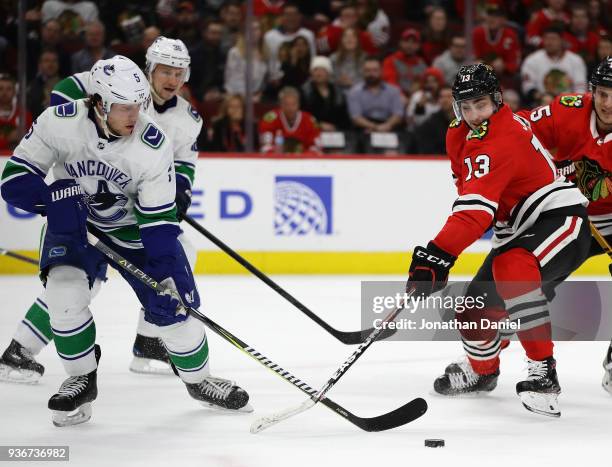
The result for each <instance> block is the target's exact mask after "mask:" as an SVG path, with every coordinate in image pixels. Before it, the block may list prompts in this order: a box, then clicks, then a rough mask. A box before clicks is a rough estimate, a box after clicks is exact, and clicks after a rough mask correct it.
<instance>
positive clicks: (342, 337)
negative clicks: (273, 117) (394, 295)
mask: <svg viewBox="0 0 612 467" xmlns="http://www.w3.org/2000/svg"><path fill="white" fill-rule="evenodd" d="M182 220H184V221H185V222H187V223H188V224H189V225H190V226H191V227H193V228H194V229H195V230H197V231H198V232H200V233H201V234H202V235H204V236H205V237H206V238H207V239H208V240H210V241H211V242H212V243H214V244H215V245H217V246H218V247H219V248H220V249H221V250H223V252H225V253H227V254H228V255H229V256H231V257H232V258H233V259H234V260H236V261H237V262H238V263H239V264H240V265H241V266H243V267H244V268H245V269H246V270H248V271H249V272H250V273H252V274H253V275H254V276H256V277H257V278H258V279H260V280H261V281H263V282H264V283H265V284H266V285H268V286H269V287H270V288H271V289H272V290H274V291H275V292H276V293H277V294H279V295H280V296H281V297H283V298H284V299H285V300H287V301H288V302H289V303H291V304H292V305H293V306H294V307H296V308H297V309H298V310H300V311H301V312H302V313H304V314H305V315H306V316H308V317H309V318H310V319H312V320H313V321H314V322H315V323H317V324H318V325H319V326H321V327H322V328H323V329H325V330H326V331H327V332H329V333H330V334H331V335H332V336H334V337H335V338H336V339H338V340H339V341H341V342H342V343H344V344H349V345H351V344H361V343H362V342H364V336H368V335H369V334H371V333H372V331H374V329H364V330H363V331H340V330H338V329H335V328H333V327H332V326H330V325H329V324H328V323H326V322H325V321H323V320H322V319H321V318H320V317H319V316H317V315H316V314H315V313H314V312H313V311H311V310H310V309H309V308H308V307H306V305H304V304H303V303H302V302H300V301H299V300H298V299H297V298H295V297H294V296H293V295H291V294H290V293H289V292H287V291H286V290H285V289H283V288H282V287H281V286H280V285H278V284H277V283H276V282H274V281H273V280H272V279H270V277H268V276H267V275H266V274H264V273H263V272H261V271H260V270H259V269H257V268H256V267H255V266H253V264H251V263H250V262H249V261H247V260H246V259H245V258H244V257H243V256H240V255H239V254H238V253H236V251H235V250H233V249H232V248H230V247H229V246H228V245H226V244H225V243H224V242H223V241H221V240H220V239H219V238H217V237H216V236H215V235H213V234H212V233H211V232H210V231H208V230H207V229H206V228H204V227H203V226H202V225H201V224H199V223H198V222H196V221H195V220H194V219H193V218H191V217H189V216H187V215H185V216H183V219H182ZM396 331H397V330H396V329H387V330H386V331H385V333H384V334H383V335H382V336H381V337H380V340H382V339H386V338H387V337H391V336H392V335H393V334H395V333H396Z"/></svg>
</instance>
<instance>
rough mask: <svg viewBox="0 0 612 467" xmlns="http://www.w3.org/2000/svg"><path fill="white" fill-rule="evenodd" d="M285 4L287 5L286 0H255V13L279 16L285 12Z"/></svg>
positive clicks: (257, 14) (256, 14)
mask: <svg viewBox="0 0 612 467" xmlns="http://www.w3.org/2000/svg"><path fill="white" fill-rule="evenodd" d="M283 5H285V0H255V1H254V2H253V14H254V15H255V16H264V15H273V16H279V15H280V14H281V13H282V12H283Z"/></svg>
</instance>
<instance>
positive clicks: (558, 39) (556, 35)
mask: <svg viewBox="0 0 612 467" xmlns="http://www.w3.org/2000/svg"><path fill="white" fill-rule="evenodd" d="M562 34H563V30H562V29H561V28H559V27H557V26H551V27H549V28H547V29H546V30H545V31H544V34H543V36H542V45H543V48H542V49H540V50H537V51H535V52H533V53H532V54H531V55H529V56H527V58H525V61H524V62H523V66H522V67H521V80H522V91H523V94H524V95H525V98H526V101H527V103H528V104H533V103H537V102H538V101H539V100H540V97H541V96H542V94H544V93H551V94H553V95H558V94H560V93H562V92H585V91H586V82H587V70H586V65H585V63H584V60H582V58H581V57H580V56H579V55H577V54H575V53H573V52H571V51H569V50H566V49H565V45H564V43H563V37H562Z"/></svg>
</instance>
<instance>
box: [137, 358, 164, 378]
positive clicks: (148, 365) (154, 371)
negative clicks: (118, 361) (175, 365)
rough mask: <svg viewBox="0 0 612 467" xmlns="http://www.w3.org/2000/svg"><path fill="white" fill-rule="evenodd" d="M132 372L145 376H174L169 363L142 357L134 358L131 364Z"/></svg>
mask: <svg viewBox="0 0 612 467" xmlns="http://www.w3.org/2000/svg"><path fill="white" fill-rule="evenodd" d="M130 371H131V372H133V373H139V374H145V375H164V376H172V375H174V372H173V371H172V368H170V365H168V364H167V363H165V362H162V361H160V360H153V359H150V358H142V357H134V359H133V360H132V363H131V364H130Z"/></svg>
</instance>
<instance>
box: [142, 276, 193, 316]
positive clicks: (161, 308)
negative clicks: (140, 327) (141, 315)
mask: <svg viewBox="0 0 612 467" xmlns="http://www.w3.org/2000/svg"><path fill="white" fill-rule="evenodd" d="M159 285H161V286H162V287H164V289H165V290H164V291H163V292H161V293H157V294H151V295H149V300H148V303H147V307H146V312H147V313H145V318H146V321H150V322H152V323H153V324H156V325H157V326H168V325H170V324H174V323H178V322H180V321H185V320H186V319H187V310H186V309H185V307H184V306H183V302H182V300H181V295H180V292H179V289H178V287H177V286H176V284H175V282H174V279H173V278H172V277H167V278H166V279H164V280H163V281H161V282H160V283H159ZM147 315H148V316H147Z"/></svg>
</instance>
